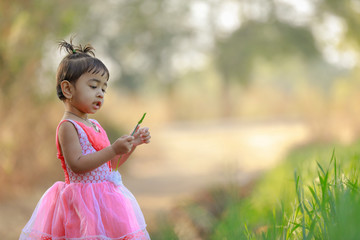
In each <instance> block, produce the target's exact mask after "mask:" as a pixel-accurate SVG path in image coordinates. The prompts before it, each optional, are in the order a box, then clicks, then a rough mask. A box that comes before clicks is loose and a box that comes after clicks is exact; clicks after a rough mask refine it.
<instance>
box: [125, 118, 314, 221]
mask: <svg viewBox="0 0 360 240" xmlns="http://www.w3.org/2000/svg"><path fill="white" fill-rule="evenodd" d="M309 139H310V132H309V130H308V128H307V126H306V125H305V124H303V123H301V122H266V123H251V124H250V123H249V124H246V123H240V124H239V123H231V122H227V123H224V122H222V123H208V124H203V125H196V124H177V125H171V126H167V127H164V128H162V129H152V142H151V145H149V146H145V147H143V148H142V150H141V151H138V152H137V153H136V155H134V156H133V159H131V163H127V164H128V165H126V166H125V167H126V168H127V169H126V170H127V174H126V175H125V174H124V175H125V176H124V182H125V184H126V186H128V188H129V189H130V190H131V191H132V192H133V193H134V194H135V196H136V198H137V199H138V201H139V204H140V206H141V207H142V209H143V211H144V214H145V215H148V216H151V215H153V214H154V213H156V212H158V211H168V210H169V209H170V208H171V207H172V206H173V205H174V204H176V203H177V202H179V201H181V200H182V199H184V198H186V197H187V196H191V195H194V194H196V192H198V191H200V190H204V189H206V188H209V187H211V186H213V185H214V184H221V183H223V182H227V181H237V182H238V183H239V184H245V183H247V181H249V180H251V179H252V178H254V177H256V176H257V174H258V173H259V172H262V171H264V170H267V169H269V168H272V167H273V166H275V165H276V164H277V163H278V162H279V161H280V160H281V159H282V158H283V157H284V156H285V155H286V154H287V153H288V151H289V150H290V149H291V148H293V147H294V146H296V145H299V144H304V143H305V142H307V141H309Z"/></svg>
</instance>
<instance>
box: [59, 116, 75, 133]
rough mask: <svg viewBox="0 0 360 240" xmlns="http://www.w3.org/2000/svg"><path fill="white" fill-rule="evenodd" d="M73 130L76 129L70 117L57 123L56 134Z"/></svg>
mask: <svg viewBox="0 0 360 240" xmlns="http://www.w3.org/2000/svg"><path fill="white" fill-rule="evenodd" d="M74 130H75V132H76V131H77V129H76V126H75V122H74V121H73V120H71V119H64V120H62V121H61V122H60V123H59V126H58V134H59V135H60V134H62V133H65V134H66V133H69V132H74Z"/></svg>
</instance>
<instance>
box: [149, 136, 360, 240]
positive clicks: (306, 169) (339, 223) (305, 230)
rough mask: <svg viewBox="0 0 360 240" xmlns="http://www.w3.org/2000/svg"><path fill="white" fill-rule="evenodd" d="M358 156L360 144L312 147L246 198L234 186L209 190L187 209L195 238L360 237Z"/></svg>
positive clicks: (271, 174)
mask: <svg viewBox="0 0 360 240" xmlns="http://www.w3.org/2000/svg"><path fill="white" fill-rule="evenodd" d="M359 153H360V142H358V143H355V144H353V145H351V146H341V145H331V144H328V145H311V146H307V147H303V148H299V149H297V150H295V151H293V152H292V153H291V154H290V155H289V156H288V157H287V158H286V159H285V160H284V161H283V163H282V164H280V166H278V167H276V168H275V169H273V170H271V171H269V172H268V173H266V174H264V175H263V176H262V177H261V179H259V180H258V181H257V182H256V183H255V184H254V185H252V186H251V191H250V192H247V193H246V194H243V193H242V191H243V189H242V188H240V189H239V188H238V187H237V186H236V185H235V184H231V185H229V186H227V187H225V188H218V189H214V190H209V191H208V192H207V193H206V194H205V195H204V196H203V197H200V198H198V199H197V200H194V201H193V202H191V203H189V204H188V205H186V206H184V207H183V208H182V211H183V212H184V213H185V214H184V215H186V216H188V219H187V221H188V222H191V223H192V225H193V226H197V227H196V228H195V230H192V231H193V233H192V236H194V234H195V235H196V234H197V236H199V237H200V238H199V239H211V240H233V239H249V240H255V239H281V240H286V239H331V240H332V239H334V240H335V239H346V240H351V239H360V237H359V236H360V184H359V171H360V162H359V160H360V157H359ZM205 223H206V224H205ZM174 224H175V225H176V221H175V222H174ZM189 231H190V230H187V231H185V232H189ZM175 232H176V231H175ZM175 232H172V233H175ZM160 235H161V234H160ZM160 235H159V234H158V236H160ZM185 238H186V236H185ZM185 238H184V237H183V236H179V235H177V236H176V235H172V237H171V239H185ZM156 239H161V238H156Z"/></svg>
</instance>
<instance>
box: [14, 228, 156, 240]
mask: <svg viewBox="0 0 360 240" xmlns="http://www.w3.org/2000/svg"><path fill="white" fill-rule="evenodd" d="M29 239H30V240H39V239H40V240H64V239H66V240H85V239H86V240H150V237H149V234H148V232H147V231H146V228H144V229H140V230H138V231H136V232H133V233H129V234H126V235H125V236H122V237H118V238H109V237H106V236H102V235H97V236H87V237H80V238H66V237H65V236H63V237H52V236H51V234H47V233H42V232H39V231H35V230H32V231H31V232H25V231H24V230H23V231H22V233H21V235H20V238H19V240H29Z"/></svg>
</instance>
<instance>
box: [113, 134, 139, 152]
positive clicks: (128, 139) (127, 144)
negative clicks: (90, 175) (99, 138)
mask: <svg viewBox="0 0 360 240" xmlns="http://www.w3.org/2000/svg"><path fill="white" fill-rule="evenodd" d="M133 145H134V137H133V136H128V135H125V136H122V137H120V138H118V139H116V141H115V142H114V143H113V144H112V145H111V147H112V149H113V150H114V152H115V153H116V155H120V154H126V153H128V152H130V151H131V149H132V147H133Z"/></svg>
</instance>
